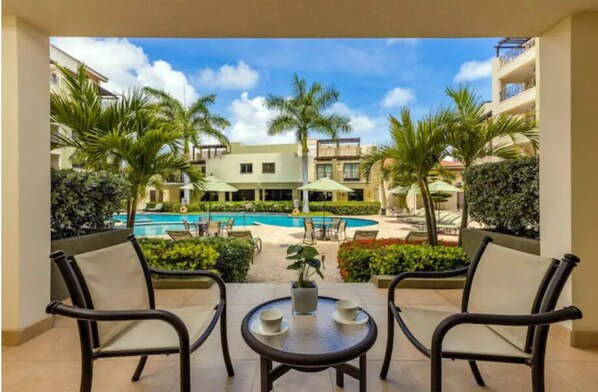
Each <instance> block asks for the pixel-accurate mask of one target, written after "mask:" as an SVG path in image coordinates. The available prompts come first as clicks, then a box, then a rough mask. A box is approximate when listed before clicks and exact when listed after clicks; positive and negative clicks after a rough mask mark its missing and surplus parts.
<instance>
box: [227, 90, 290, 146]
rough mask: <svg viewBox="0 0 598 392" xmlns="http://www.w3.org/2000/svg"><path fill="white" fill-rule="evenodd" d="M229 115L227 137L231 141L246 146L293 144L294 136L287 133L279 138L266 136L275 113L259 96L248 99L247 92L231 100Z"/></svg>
mask: <svg viewBox="0 0 598 392" xmlns="http://www.w3.org/2000/svg"><path fill="white" fill-rule="evenodd" d="M228 110H229V112H230V113H231V118H230V121H231V127H230V129H229V136H230V139H231V140H232V141H235V142H242V143H246V144H277V143H293V142H294V141H295V134H294V133H293V132H289V133H288V134H285V135H280V136H268V122H269V121H270V120H271V119H272V118H274V116H275V115H276V111H274V110H270V109H268V107H266V99H265V98H264V97H261V96H257V97H254V98H250V97H249V93H248V92H243V93H242V94H241V96H240V97H239V98H237V99H235V100H233V101H232V102H231V104H230V106H229V108H228Z"/></svg>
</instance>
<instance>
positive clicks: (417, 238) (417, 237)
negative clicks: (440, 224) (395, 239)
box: [405, 230, 428, 243]
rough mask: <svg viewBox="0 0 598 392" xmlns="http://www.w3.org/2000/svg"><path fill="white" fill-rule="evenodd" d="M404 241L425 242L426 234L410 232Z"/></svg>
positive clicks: (426, 239) (423, 232)
mask: <svg viewBox="0 0 598 392" xmlns="http://www.w3.org/2000/svg"><path fill="white" fill-rule="evenodd" d="M405 240H406V241H407V242H411V243H417V242H426V241H428V232H426V231H419V230H418V231H415V230H411V231H410V232H409V233H408V234H407V238H405Z"/></svg>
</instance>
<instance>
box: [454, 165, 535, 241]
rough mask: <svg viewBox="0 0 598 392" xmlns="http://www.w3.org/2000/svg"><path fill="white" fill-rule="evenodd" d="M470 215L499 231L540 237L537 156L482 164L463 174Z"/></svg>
mask: <svg viewBox="0 0 598 392" xmlns="http://www.w3.org/2000/svg"><path fill="white" fill-rule="evenodd" d="M463 180H464V181H465V183H466V184H467V185H466V191H467V193H466V197H467V202H468V205H469V213H470V214H471V217H472V218H473V219H475V220H476V221H478V222H479V223H481V224H482V225H484V226H486V227H487V228H488V229H490V230H493V231H497V232H499V233H505V234H512V235H516V236H523V237H529V238H539V236H540V171H539V160H538V158H537V157H531V158H520V159H514V160H507V161H501V162H494V163H485V164H482V165H476V166H472V167H470V168H468V169H467V170H466V171H465V173H463Z"/></svg>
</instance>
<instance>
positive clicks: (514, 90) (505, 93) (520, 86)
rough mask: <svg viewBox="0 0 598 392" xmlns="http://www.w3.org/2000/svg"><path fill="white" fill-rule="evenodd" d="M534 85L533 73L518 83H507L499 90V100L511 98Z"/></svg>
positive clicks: (534, 77)
mask: <svg viewBox="0 0 598 392" xmlns="http://www.w3.org/2000/svg"><path fill="white" fill-rule="evenodd" d="M535 86H536V76H535V75H533V76H531V77H529V78H527V79H524V80H522V81H521V82H518V83H508V84H507V85H506V86H505V88H503V90H502V91H501V92H500V100H501V102H502V101H504V100H505V99H509V98H512V97H514V96H516V95H518V94H521V93H522V92H524V91H527V90H529V89H530V88H532V87H535Z"/></svg>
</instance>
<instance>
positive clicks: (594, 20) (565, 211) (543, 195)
mask: <svg viewBox="0 0 598 392" xmlns="http://www.w3.org/2000/svg"><path fill="white" fill-rule="evenodd" d="M597 43H598V13H588V14H579V15H575V16H572V17H569V18H567V19H565V20H563V21H561V22H560V23H558V24H557V25H556V26H554V27H552V28H551V29H550V30H548V31H546V32H545V33H544V34H542V36H541V37H540V45H539V48H538V49H539V56H540V62H539V65H540V69H541V73H540V84H539V88H540V95H539V97H540V100H539V105H540V111H541V112H542V121H541V123H540V154H541V155H540V222H541V252H542V254H543V255H545V256H550V257H561V256H562V255H563V254H564V253H573V254H575V255H577V256H578V257H580V258H581V263H580V266H579V268H578V269H577V270H576V271H575V272H574V275H573V278H572V280H571V284H570V285H569V287H567V288H566V292H565V293H564V295H563V298H562V301H561V302H562V303H563V304H567V303H572V304H574V305H576V306H578V307H579V308H581V309H582V311H583V313H584V318H583V319H582V320H578V321H575V322H574V323H572V324H571V325H570V327H571V328H572V335H571V338H572V343H573V344H574V345H589V344H593V345H597V344H598V302H597V301H596V298H597V297H598V284H597V282H598V251H597V248H596V240H597V238H598V203H597V202H596V200H597V196H596V195H598V176H597V171H596V170H597V168H598V153H597V149H598V128H597V125H596V124H597V122H596V110H597V108H598V95H597V91H598V46H597Z"/></svg>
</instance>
